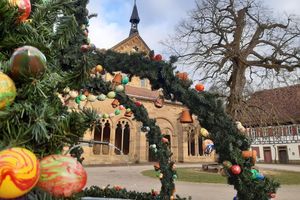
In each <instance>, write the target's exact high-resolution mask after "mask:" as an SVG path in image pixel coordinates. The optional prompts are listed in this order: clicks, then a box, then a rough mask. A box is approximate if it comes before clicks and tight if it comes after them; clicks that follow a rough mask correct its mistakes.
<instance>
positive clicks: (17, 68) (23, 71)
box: [10, 46, 47, 80]
mask: <svg viewBox="0 0 300 200" xmlns="http://www.w3.org/2000/svg"><path fill="white" fill-rule="evenodd" d="M46 62H47V61H46V57H45V55H44V54H43V53H42V52H41V51H40V50H38V49H37V48H35V47H32V46H23V47H21V48H18V49H16V50H15V52H14V53H13V55H12V56H11V58H10V73H11V75H12V77H13V79H16V80H18V79H27V78H41V77H42V75H43V74H44V72H45V70H46Z"/></svg>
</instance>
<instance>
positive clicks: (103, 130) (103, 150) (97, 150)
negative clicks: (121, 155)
mask: <svg viewBox="0 0 300 200" xmlns="http://www.w3.org/2000/svg"><path fill="white" fill-rule="evenodd" d="M94 140H95V141H100V142H108V143H109V142H110V123H109V121H108V120H104V119H103V120H102V122H101V123H100V124H99V125H98V126H96V127H95V131H94ZM93 153H94V154H95V155H108V154H109V146H108V145H102V144H95V145H94V146H93Z"/></svg>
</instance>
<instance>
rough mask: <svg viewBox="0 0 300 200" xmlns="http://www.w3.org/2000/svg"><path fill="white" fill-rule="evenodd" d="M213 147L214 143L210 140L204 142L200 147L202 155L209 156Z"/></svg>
mask: <svg viewBox="0 0 300 200" xmlns="http://www.w3.org/2000/svg"><path fill="white" fill-rule="evenodd" d="M213 145H214V143H213V141H212V140H209V139H206V140H204V141H203V145H202V150H203V152H204V154H210V153H211V151H212V149H213Z"/></svg>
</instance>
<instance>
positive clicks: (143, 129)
mask: <svg viewBox="0 0 300 200" xmlns="http://www.w3.org/2000/svg"><path fill="white" fill-rule="evenodd" d="M141 131H143V132H149V131H150V127H149V126H143V127H142V128H141Z"/></svg>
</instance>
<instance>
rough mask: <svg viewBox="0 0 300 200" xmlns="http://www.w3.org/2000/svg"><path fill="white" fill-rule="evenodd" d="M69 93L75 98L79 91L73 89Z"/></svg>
mask: <svg viewBox="0 0 300 200" xmlns="http://www.w3.org/2000/svg"><path fill="white" fill-rule="evenodd" d="M69 95H70V97H71V98H72V99H75V98H76V97H77V96H78V92H77V91H76V90H71V91H70V92H69Z"/></svg>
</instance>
